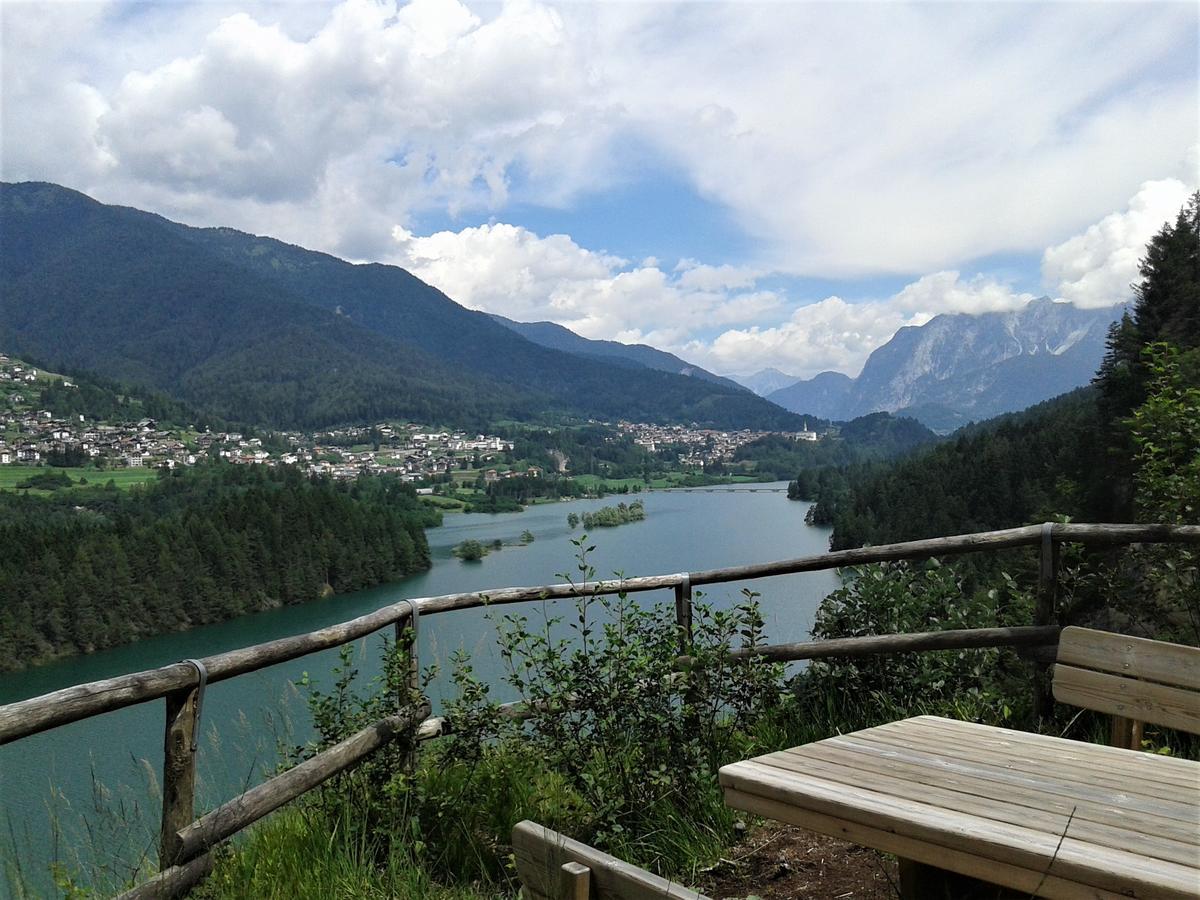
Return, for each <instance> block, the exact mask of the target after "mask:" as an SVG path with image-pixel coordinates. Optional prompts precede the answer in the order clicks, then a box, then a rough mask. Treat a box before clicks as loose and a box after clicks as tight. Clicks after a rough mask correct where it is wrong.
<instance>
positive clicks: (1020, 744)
mask: <svg viewBox="0 0 1200 900" xmlns="http://www.w3.org/2000/svg"><path fill="white" fill-rule="evenodd" d="M905 722H911V723H912V729H911V730H912V731H913V732H918V733H928V734H930V735H937V736H942V737H943V738H944V739H946V740H948V741H950V742H953V744H954V745H956V746H957V745H960V744H961V743H962V742H964V741H965V742H968V743H969V744H971V745H972V746H986V747H994V748H996V749H1001V750H1006V751H1009V752H1012V753H1013V754H1015V755H1018V756H1021V757H1023V758H1027V759H1045V760H1052V761H1062V762H1069V763H1073V764H1076V765H1080V764H1086V766H1087V767H1088V768H1089V769H1093V770H1095V769H1099V770H1101V771H1103V772H1109V773H1120V774H1121V775H1122V776H1123V777H1124V778H1129V777H1130V774H1131V773H1133V774H1134V775H1135V776H1136V777H1137V778H1138V779H1139V780H1144V781H1153V782H1156V783H1159V784H1165V785H1170V786H1171V787H1173V788H1175V789H1179V788H1183V789H1192V790H1195V791H1196V792H1197V794H1198V795H1200V765H1197V764H1196V763H1194V762H1192V761H1190V760H1183V759H1177V758H1175V757H1172V756H1163V755H1160V754H1157V753H1138V754H1135V755H1134V757H1133V758H1130V757H1128V756H1122V755H1121V754H1124V753H1126V752H1127V751H1126V750H1125V749H1124V748H1112V747H1105V746H1104V745H1100V744H1089V743H1087V742H1084V741H1073V740H1064V739H1063V738H1053V737H1051V738H1048V740H1044V741H1043V740H1026V739H1025V738H1045V737H1047V736H1046V735H1040V734H1039V735H1032V734H1024V733H1023V732H1020V731H1010V730H1008V729H1005V728H995V727H992V726H986V725H978V726H975V730H974V731H964V730H963V729H962V728H955V727H952V726H953V725H955V724H959V725H961V724H971V723H954V722H953V720H951V719H939V718H936V717H933V716H920V717H918V718H916V719H906V720H905ZM899 724H900V723H892V724H891V725H883V726H880V728H881V729H888V730H890V729H893V728H894V727H895V726H896V725H899ZM872 730H874V729H872ZM1022 735H1023V737H1022ZM1102 747H1103V749H1105V750H1112V749H1117V751H1118V752H1117V754H1108V753H1098V752H1097V750H1099V749H1101V748H1102ZM1179 763H1182V765H1179Z"/></svg>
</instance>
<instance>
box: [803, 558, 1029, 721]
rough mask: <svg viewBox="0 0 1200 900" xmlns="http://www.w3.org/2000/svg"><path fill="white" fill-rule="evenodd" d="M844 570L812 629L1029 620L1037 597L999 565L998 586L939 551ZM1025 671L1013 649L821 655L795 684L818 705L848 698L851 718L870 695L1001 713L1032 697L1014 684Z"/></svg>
mask: <svg viewBox="0 0 1200 900" xmlns="http://www.w3.org/2000/svg"><path fill="white" fill-rule="evenodd" d="M843 578H844V584H843V586H842V587H841V588H839V589H838V590H836V591H834V592H833V593H832V594H830V595H829V596H828V597H827V598H826V599H825V600H824V601H823V602H822V603H821V606H820V607H819V609H818V611H817V617H816V622H815V623H814V625H813V629H812V634H813V637H814V638H817V639H819V640H826V639H832V638H841V637H863V636H867V635H876V634H905V633H912V632H919V631H938V630H947V629H956V628H990V627H996V626H999V625H1027V624H1029V622H1030V621H1031V620H1032V607H1033V598H1032V596H1031V595H1030V593H1029V592H1028V591H1026V590H1024V589H1022V588H1021V587H1020V586H1019V585H1018V584H1017V582H1016V580H1015V579H1014V578H1012V577H1011V576H1009V575H1008V574H1007V573H1003V572H1002V573H1000V579H999V584H998V585H996V586H994V587H991V588H976V589H972V588H971V587H970V584H969V580H968V578H967V577H966V576H965V575H964V574H963V572H962V571H960V570H959V569H958V568H956V567H951V566H947V565H943V564H942V563H940V562H939V561H938V560H936V559H933V560H929V561H928V562H926V563H917V564H914V563H907V562H896V563H883V564H880V565H870V566H862V567H859V568H855V569H851V570H845V571H844V572H843ZM1027 678H1028V668H1027V667H1024V666H1023V665H1022V664H1021V663H1020V662H1019V661H1018V660H1017V659H1016V658H1015V655H1014V654H1012V653H1011V652H1010V651H1002V650H990V649H988V650H944V651H938V652H928V653H904V654H894V655H887V656H867V657H857V658H851V659H828V660H817V661H814V662H813V663H812V664H811V665H810V666H809V667H808V669H807V670H806V671H805V672H804V673H803V674H802V675H801V676H799V677H798V678H797V680H796V684H795V687H796V689H797V691H798V693H799V694H800V695H801V697H802V698H805V697H806V698H807V699H808V700H809V701H814V700H816V699H817V698H819V702H820V704H821V705H826V706H827V705H829V704H830V703H834V704H839V703H844V706H845V710H846V712H847V716H846V718H849V719H851V720H853V719H855V718H856V717H857V716H858V715H859V714H860V711H863V707H864V705H866V706H870V705H871V704H874V705H875V706H877V707H879V708H880V709H887V710H895V709H898V708H902V709H911V710H919V711H941V712H949V713H957V714H961V715H964V717H968V718H985V719H992V720H1004V719H1008V718H1009V717H1010V716H1011V715H1013V709H1014V707H1016V706H1021V705H1023V704H1025V703H1027V702H1028V696H1027V695H1028V693H1029V692H1028V690H1024V691H1019V690H1014V689H1013V685H1014V683H1020V682H1021V681H1022V680H1027ZM871 718H874V717H873V716H871ZM865 724H866V723H864V724H860V725H858V726H857V727H865Z"/></svg>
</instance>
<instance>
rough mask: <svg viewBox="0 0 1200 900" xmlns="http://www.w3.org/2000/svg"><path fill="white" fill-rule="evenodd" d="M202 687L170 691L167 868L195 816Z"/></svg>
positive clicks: (161, 861) (162, 843)
mask: <svg viewBox="0 0 1200 900" xmlns="http://www.w3.org/2000/svg"><path fill="white" fill-rule="evenodd" d="M199 694H200V692H199V688H191V689H184V690H182V691H173V692H171V693H170V694H167V722H166V733H165V735H164V737H163V782H162V795H163V796H162V801H163V811H162V828H161V834H160V837H159V842H158V866H159V868H160V869H164V870H165V869H167V868H169V867H170V866H173V865H174V864H175V863H176V862H178V861H179V838H178V835H177V832H178V831H179V830H180V829H181V828H184V827H186V826H187V825H189V824H191V822H192V820H193V819H194V818H195V797H196V751H195V749H194V748H195V742H196V738H197V734H196V725H197V722H196V707H197V702H198V701H199Z"/></svg>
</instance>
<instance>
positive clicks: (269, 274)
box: [0, 183, 801, 430]
mask: <svg viewBox="0 0 1200 900" xmlns="http://www.w3.org/2000/svg"><path fill="white" fill-rule="evenodd" d="M0 222H2V224H3V240H2V241H0V296H2V298H3V301H2V302H0V350H8V351H11V352H13V353H14V354H17V355H21V356H24V357H27V358H32V359H33V360H36V361H37V362H39V363H40V364H43V365H47V366H50V367H53V366H60V367H62V368H66V369H73V370H90V371H94V372H97V373H99V374H102V375H106V376H109V377H112V378H118V379H122V380H125V381H129V382H134V383H137V384H141V385H145V386H151V387H154V388H157V389H159V390H162V391H164V392H166V393H169V394H170V395H172V396H174V397H176V398H179V399H183V400H186V401H188V402H189V403H191V404H193V405H195V406H196V407H198V408H199V409H200V410H201V411H202V412H206V413H211V414H215V415H218V416H221V417H223V418H226V419H231V420H238V421H245V422H261V423H264V424H271V425H282V426H301V427H307V426H316V425H323V424H333V423H338V422H352V421H363V420H378V419H379V418H381V417H385V416H388V417H390V416H394V417H404V418H413V419H416V420H417V421H426V422H447V423H464V424H465V423H467V422H470V423H483V422H487V421H489V420H492V419H495V418H500V417H503V418H517V419H536V418H540V417H545V416H555V417H557V416H562V415H564V414H565V415H570V416H576V417H595V418H604V419H616V418H627V419H631V420H635V421H636V420H641V421H666V422H685V423H686V422H691V421H695V422H701V423H709V424H712V425H714V426H718V427H725V428H728V427H757V428H764V429H781V430H793V429H798V428H799V427H800V424H801V420H800V419H799V418H798V417H797V416H795V415H794V414H792V413H789V412H787V411H785V410H783V409H781V408H780V407H778V406H776V405H774V404H772V403H769V402H767V401H766V400H764V399H762V398H760V397H756V396H754V395H753V394H752V393H750V392H748V391H746V390H743V389H742V388H740V387H738V386H735V385H727V384H722V383H714V382H710V381H706V380H703V379H701V378H690V377H683V376H680V375H675V374H670V373H667V372H661V371H657V370H654V369H650V368H636V367H632V366H618V365H611V364H610V365H594V364H592V365H588V364H586V363H587V361H586V360H582V359H581V358H580V357H579V356H576V355H574V354H571V353H564V352H561V351H559V350H553V349H550V348H548V347H544V346H541V345H539V344H536V343H534V342H532V341H529V340H526V339H525V338H523V337H521V336H520V335H518V334H516V333H514V332H513V331H512V330H510V329H509V328H506V327H504V326H503V325H501V324H499V323H498V322H495V321H493V320H492V319H491V318H490V317H488V316H487V315H484V314H483V313H479V312H474V311H472V310H468V309H464V308H463V307H461V306H459V305H458V304H457V303H455V302H454V301H452V300H451V299H450V298H449V297H447V296H446V295H445V294H443V293H442V292H441V291H439V290H437V289H435V288H433V287H431V286H430V285H428V284H425V283H424V282H422V281H421V280H420V279H418V278H416V277H414V276H413V275H411V274H410V273H408V272H406V271H404V270H403V269H400V268H397V267H395V266H384V265H352V264H350V263H347V262H345V261H343V260H340V259H337V258H335V257H332V256H329V255H327V254H324V253H316V252H313V251H310V250H305V249H303V248H301V247H296V246H292V245H290V244H285V243H283V242H281V241H277V240H273V239H271V238H264V237H256V236H254V235H249V234H244V233H242V232H239V231H234V230H232V229H229V228H189V227H187V226H185V225H180V224H178V223H174V222H170V221H168V220H167V219H164V218H162V217H160V216H156V215H152V214H150V213H146V212H142V211H139V210H136V209H129V208H127V207H119V206H107V205H105V204H102V203H98V202H96V201H95V200H92V199H91V198H89V197H86V196H85V195H83V194H80V193H78V192H76V191H71V190H68V189H66V188H63V187H59V186H57V185H52V184H42V183H26V184H3V185H0Z"/></svg>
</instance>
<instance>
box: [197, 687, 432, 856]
mask: <svg viewBox="0 0 1200 900" xmlns="http://www.w3.org/2000/svg"><path fill="white" fill-rule="evenodd" d="M428 714H429V708H428V707H427V706H426V707H425V708H423V709H418V710H414V711H411V712H406V713H401V714H399V715H395V716H388V717H387V718H386V719H381V720H379V721H378V722H376V723H374V724H373V725H368V726H367V727H366V728H364V729H363V730H362V731H359V732H358V733H356V734H354V735H352V736H350V737H348V738H346V739H345V740H344V741H341V742H340V743H337V744H334V745H333V746H332V747H330V748H329V749H327V750H322V751H321V752H320V753H318V754H317V755H316V756H314V757H312V758H311V759H306V760H305V761H304V762H302V763H300V764H299V765H297V766H294V767H292V768H290V769H288V770H287V771H286V772H284V773H282V774H280V775H276V776H275V777H274V778H272V779H270V780H269V781H264V782H263V783H262V784H260V785H256V786H255V787H252V788H251V789H250V790H248V791H246V793H244V794H241V795H240V796H237V797H234V798H233V799H232V800H230V801H229V802H228V803H224V804H222V805H221V806H218V807H217V808H216V809H214V810H213V811H212V812H210V813H207V814H206V815H203V816H201V817H200V818H199V819H197V820H196V821H195V822H193V823H192V824H191V825H188V826H187V827H186V828H183V829H180V830H179V832H177V835H176V836H177V838H178V846H179V858H180V859H191V858H192V857H194V856H196V855H197V854H200V853H203V852H204V851H206V850H208V849H209V848H211V847H213V846H215V845H216V844H219V843H220V842H221V841H223V840H225V839H226V838H228V837H230V836H232V835H234V834H237V833H238V832H239V831H241V830H242V829H243V828H245V827H247V826H248V825H252V824H253V823H255V822H257V821H258V820H259V819H261V818H263V816H266V815H268V814H270V813H272V812H274V811H275V810H277V809H279V807H281V806H283V805H284V804H285V803H289V802H291V801H292V800H295V799H296V798H297V797H299V796H300V795H301V794H304V793H307V792H308V791H311V790H312V789H313V788H315V787H316V786H317V785H319V784H322V783H323V782H326V781H328V780H329V779H330V778H332V777H333V776H334V775H337V774H339V773H341V772H344V771H346V770H347V769H349V768H350V767H352V766H354V765H356V764H357V763H359V762H360V761H361V760H363V759H364V758H366V757H367V756H370V755H371V754H372V753H374V752H375V751H376V750H378V749H379V748H380V747H382V746H383V745H384V744H386V743H388V742H389V741H392V740H394V739H395V738H396V737H398V736H399V735H401V734H403V733H404V732H406V731H408V730H409V729H411V728H414V727H415V726H416V725H417V724H418V723H419V722H421V721H423V720H424V719H425V717H426V716H427V715H428Z"/></svg>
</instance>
